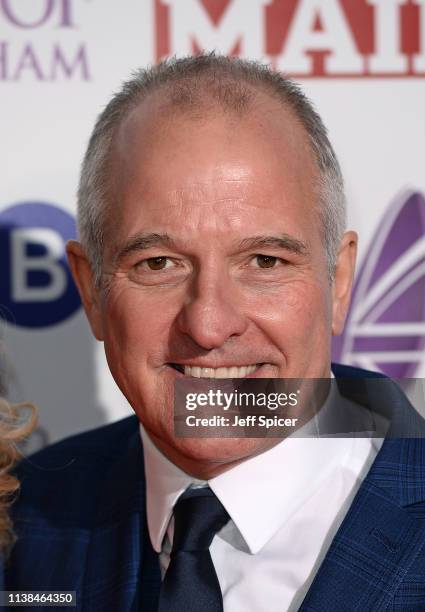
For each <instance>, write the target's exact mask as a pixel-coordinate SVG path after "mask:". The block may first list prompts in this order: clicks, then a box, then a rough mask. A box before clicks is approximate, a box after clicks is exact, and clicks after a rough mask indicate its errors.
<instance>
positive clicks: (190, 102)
mask: <svg viewBox="0 0 425 612" xmlns="http://www.w3.org/2000/svg"><path fill="white" fill-rule="evenodd" d="M160 90H163V91H164V93H166V94H167V98H168V101H169V103H170V104H171V106H173V107H180V108H181V109H184V110H189V111H190V110H194V111H199V110H204V109H206V108H208V106H209V105H210V104H211V105H215V106H217V105H219V106H221V107H222V108H223V109H224V110H233V111H235V112H243V111H244V110H245V109H246V108H248V107H249V105H250V100H251V95H252V91H253V90H254V91H255V90H260V91H262V92H264V93H266V94H269V95H270V96H271V97H273V98H275V99H277V100H279V101H280V102H281V103H282V104H283V105H284V106H285V107H286V108H288V109H290V110H292V112H293V114H294V116H295V117H296V118H297V120H298V121H299V122H300V124H301V125H302V126H303V128H304V130H305V132H306V134H307V136H308V139H309V143H310V146H311V150H312V153H313V157H314V159H315V162H316V165H317V168H318V174H319V177H318V186H317V187H318V200H319V201H318V204H319V206H320V215H321V220H322V232H323V239H324V244H325V249H326V255H327V263H328V270H329V277H330V279H331V280H332V279H333V274H334V268H335V262H336V256H337V252H338V246H339V243H340V240H341V237H342V235H343V232H344V229H345V223H346V220H345V216H346V212H345V210H346V204H345V194H344V183H343V178H342V174H341V169H340V166H339V163H338V160H337V157H336V155H335V152H334V150H333V148H332V145H331V143H330V142H329V139H328V135H327V130H326V128H325V126H324V124H323V121H322V119H321V118H320V116H319V115H318V113H317V112H316V111H315V109H314V107H313V105H312V104H311V102H310V101H309V99H308V98H307V97H306V96H305V94H304V93H303V92H302V91H301V89H300V88H299V86H298V85H297V84H296V83H295V82H294V81H292V80H291V79H289V78H287V77H285V76H283V75H282V74H280V73H278V72H275V71H273V70H271V69H270V68H268V67H267V66H265V65H264V64H261V63H259V62H256V61H248V60H242V59H239V58H230V57H226V56H222V55H216V54H215V53H208V54H203V55H198V56H193V57H192V56H189V57H185V58H180V59H176V58H172V59H168V60H166V61H163V62H161V63H160V64H158V65H156V66H153V67H150V68H147V69H140V70H138V71H137V72H135V73H134V74H133V75H132V78H131V79H130V80H128V81H127V82H125V83H124V84H123V86H122V88H121V90H120V91H119V92H118V93H116V94H115V95H114V96H113V98H112V99H111V101H110V102H109V104H108V105H107V106H106V108H105V109H104V110H103V112H102V113H101V114H100V116H99V117H98V119H97V122H96V125H95V127H94V129H93V132H92V135H91V137H90V141H89V144H88V147H87V151H86V154H85V157H84V160H83V164H82V169H81V177H80V184H79V189H78V229H79V234H80V239H81V242H82V244H83V247H84V249H85V251H86V254H87V257H88V259H89V261H90V263H91V265H92V268H93V272H94V277H95V281H96V284H97V285H98V286H100V284H101V278H102V258H103V249H104V243H105V233H106V231H105V230H106V213H107V209H108V206H110V205H111V203H110V194H109V191H110V189H109V187H110V186H109V174H110V168H111V158H112V145H113V138H114V136H115V134H116V133H117V130H118V128H119V126H120V125H121V123H122V121H123V119H124V118H125V117H126V116H128V114H129V112H130V111H131V110H132V109H133V108H135V107H136V106H138V105H139V104H141V103H142V102H143V100H145V99H146V97H147V96H148V95H149V94H151V93H153V92H157V91H160ZM205 92H207V93H205Z"/></svg>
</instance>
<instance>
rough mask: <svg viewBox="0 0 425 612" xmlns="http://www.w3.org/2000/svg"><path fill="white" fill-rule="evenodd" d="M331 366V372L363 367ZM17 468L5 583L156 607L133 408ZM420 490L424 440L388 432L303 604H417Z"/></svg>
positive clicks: (422, 573)
mask: <svg viewBox="0 0 425 612" xmlns="http://www.w3.org/2000/svg"><path fill="white" fill-rule="evenodd" d="M333 370H334V373H335V375H336V377H337V378H338V377H345V378H348V377H350V378H356V377H363V376H366V375H367V373H365V372H363V371H359V370H354V369H353V368H347V367H344V366H335V367H334V368H333ZM357 381H358V385H357ZM357 381H356V382H355V381H353V383H355V384H352V385H350V386H351V389H350V391H349V393H350V394H351V396H353V395H354V396H355V395H356V389H358V388H360V387H361V380H360V378H357ZM390 394H391V397H390V398H388V397H387V398H381V400H382V403H383V404H388V401H391V402H392V403H393V404H394V405H398V406H400V407H401V409H403V407H404V406H405V405H406V406H408V405H409V404H408V402H407V400H406V399H405V398H404V396H403V395H402V394H401V392H398V391H397V390H396V389H394V390H392V391H391V392H390ZM354 399H355V397H354ZM313 476H314V475H312V477H313ZM19 477H20V479H21V482H22V491H21V495H20V499H19V501H18V503H17V504H16V505H15V507H14V521H15V529H16V531H17V533H18V536H19V539H18V542H17V544H16V546H15V548H14V551H13V553H12V556H11V559H10V560H9V562H8V568H7V572H6V588H8V589H10V590H12V589H16V590H18V589H19V590H28V589H30V590H62V591H64V590H75V591H76V592H77V610H78V611H84V612H89V611H90V612H92V611H96V612H129V611H136V610H137V611H138V610H142V611H144V612H149V611H154V610H156V606H157V599H158V592H159V588H160V583H161V578H160V570H159V562H158V555H157V554H156V553H155V551H154V550H153V549H152V547H151V544H150V539H149V534H148V529H147V523H146V511H145V479H144V467H143V452H142V448H141V443H140V436H139V430H138V422H137V419H136V417H130V418H127V419H124V420H122V421H119V422H118V423H114V424H112V425H107V426H104V427H101V428H99V429H96V430H94V431H90V432H87V433H84V434H80V435H77V436H74V437H72V438H69V439H67V440H64V441H63V442H60V443H58V444H55V445H53V446H51V447H49V448H47V449H45V450H43V451H41V452H40V453H38V454H36V455H34V456H33V457H32V458H30V459H28V460H24V461H23V462H22V463H21V466H20V468H19ZM424 500H425V443H424V440H422V439H413V438H411V439H387V440H385V442H384V444H383V446H382V448H381V450H380V452H379V453H378V455H377V458H376V460H375V462H374V464H373V466H372V468H371V470H370V471H369V474H368V475H367V477H366V479H365V480H364V482H363V484H362V485H361V487H360V489H359V491H358V493H357V495H356V497H355V499H354V501H353V503H352V505H351V508H350V509H349V512H348V514H347V515H346V517H345V519H344V521H343V523H342V525H341V527H340V528H339V530H338V532H337V534H336V536H335V538H334V540H333V542H332V544H331V547H330V549H329V551H328V553H327V555H326V557H325V559H324V561H323V563H322V565H321V566H320V568H319V571H318V572H317V574H316V577H315V579H314V582H313V584H312V586H311V588H310V590H309V592H308V593H307V596H306V598H305V600H304V602H303V604H302V606H301V608H300V610H301V611H302V612H314V611H316V612H345V611H353V610H356V611H359V612H368V611H370V612H379V611H383V610H387V611H391V612H395V611H400V612H401V611H403V612H409V611H410V612H413V611H415V612H418V611H420V610H425V502H424ZM248 612H249V611H248Z"/></svg>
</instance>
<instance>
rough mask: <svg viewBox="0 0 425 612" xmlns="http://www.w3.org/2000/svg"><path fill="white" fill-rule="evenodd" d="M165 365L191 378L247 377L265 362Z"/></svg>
mask: <svg viewBox="0 0 425 612" xmlns="http://www.w3.org/2000/svg"><path fill="white" fill-rule="evenodd" d="M167 365H168V366H169V367H171V368H173V369H174V370H176V371H177V372H179V373H180V374H182V375H183V376H191V377H192V378H247V377H248V376H251V375H253V374H255V373H256V372H257V371H258V370H259V369H260V368H261V367H262V366H263V365H265V364H263V363H254V364H250V365H238V366H231V367H224V366H221V367H218V368H209V367H200V366H195V365H182V364H179V363H169V364H167Z"/></svg>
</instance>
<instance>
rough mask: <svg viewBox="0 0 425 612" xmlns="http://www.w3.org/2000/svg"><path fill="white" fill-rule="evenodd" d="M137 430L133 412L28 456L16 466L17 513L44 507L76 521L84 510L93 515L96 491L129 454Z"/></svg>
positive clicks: (46, 511) (30, 512)
mask: <svg viewBox="0 0 425 612" xmlns="http://www.w3.org/2000/svg"><path fill="white" fill-rule="evenodd" d="M137 432H138V420H137V418H136V417H135V416H131V417H128V418H126V419H123V420H121V421H118V422H116V423H112V424H109V425H104V426H102V427H98V428H96V429H93V430H91V431H88V432H84V433H82V434H77V435H74V436H71V437H69V438H66V439H65V440H62V441H60V442H57V443H55V444H52V445H51V446H48V447H46V448H45V449H43V450H41V451H39V452H38V453H36V454H34V455H32V456H30V457H28V458H24V459H23V460H22V461H21V462H20V464H19V465H18V467H17V470H16V473H17V476H18V478H19V480H20V483H21V489H20V494H19V497H18V500H17V503H16V504H15V505H14V512H13V513H14V515H15V516H16V517H19V516H22V515H23V514H24V515H25V516H26V517H29V516H33V515H34V514H37V513H38V512H40V510H41V509H42V510H43V515H44V516H45V517H46V516H49V517H51V518H54V517H56V516H62V517H64V516H66V518H67V520H68V521H71V522H73V521H74V520H75V521H80V519H81V516H82V513H84V516H85V517H87V520H90V519H89V517H90V514H91V511H92V510H93V512H94V510H95V507H96V501H97V491H98V490H100V488H101V486H102V485H103V483H104V481H105V478H106V475H107V474H108V473H109V472H110V471H111V469H112V467H113V466H114V465H116V464H117V463H119V462H120V461H121V460H122V458H123V457H124V456H125V454H126V452H127V451H128V447H129V443H130V440H131V439H132V438H133V437H134V435H135V434H137ZM81 500H84V503H81ZM64 509H66V512H65V513H64Z"/></svg>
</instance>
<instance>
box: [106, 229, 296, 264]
mask: <svg viewBox="0 0 425 612" xmlns="http://www.w3.org/2000/svg"><path fill="white" fill-rule="evenodd" d="M154 246H166V247H168V248H173V247H175V242H174V240H173V239H172V238H171V237H170V236H169V235H168V234H158V233H148V234H137V235H136V236H132V237H130V238H129V239H128V240H127V241H126V242H125V243H124V245H123V246H122V247H121V248H120V249H119V250H118V252H117V253H116V255H115V257H114V262H115V263H119V262H120V261H121V260H122V259H123V258H124V257H126V256H127V255H130V254H131V253H134V252H137V251H144V250H146V249H150V248H152V247H154ZM264 247H269V248H270V247H272V248H278V249H284V250H285V251H289V252H291V253H294V254H296V255H306V254H307V253H308V248H307V245H306V244H305V243H304V242H302V241H301V240H298V239H297V238H294V237H292V236H290V235H289V234H281V235H280V236H251V237H250V238H244V239H243V240H241V242H240V243H239V249H240V250H241V251H248V250H258V249H261V248H264Z"/></svg>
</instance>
